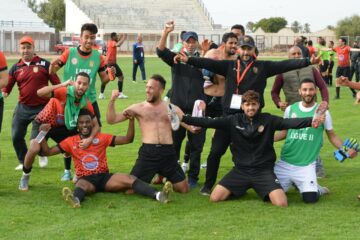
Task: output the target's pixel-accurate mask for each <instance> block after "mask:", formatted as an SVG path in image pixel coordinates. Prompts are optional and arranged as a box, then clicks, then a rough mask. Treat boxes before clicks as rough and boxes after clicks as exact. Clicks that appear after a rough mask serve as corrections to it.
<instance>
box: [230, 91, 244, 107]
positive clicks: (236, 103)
mask: <svg viewBox="0 0 360 240" xmlns="http://www.w3.org/2000/svg"><path fill="white" fill-rule="evenodd" d="M241 99H242V95H238V94H233V95H232V98H231V103H230V108H231V109H240V106H241Z"/></svg>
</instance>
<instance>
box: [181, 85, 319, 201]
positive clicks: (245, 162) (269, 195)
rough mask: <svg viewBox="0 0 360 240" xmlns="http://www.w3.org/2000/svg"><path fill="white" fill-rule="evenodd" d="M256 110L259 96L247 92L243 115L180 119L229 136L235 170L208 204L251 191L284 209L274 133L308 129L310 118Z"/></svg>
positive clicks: (216, 190)
mask: <svg viewBox="0 0 360 240" xmlns="http://www.w3.org/2000/svg"><path fill="white" fill-rule="evenodd" d="M259 107H260V103H259V94H258V93H257V92H255V91H252V90H249V91H247V92H245V93H244V94H243V95H242V102H241V108H242V110H243V111H244V112H243V113H237V114H234V115H229V116H227V117H222V118H214V119H211V118H196V117H190V116H187V115H184V116H179V117H180V118H182V121H183V122H185V123H186V124H189V125H195V126H201V127H206V128H216V129H223V130H225V131H228V132H229V134H230V136H231V145H230V149H231V153H232V156H233V157H232V158H233V162H234V164H235V167H234V168H233V169H232V170H231V171H230V172H229V173H228V174H227V175H225V177H224V178H223V179H222V180H221V181H220V182H219V183H218V185H216V187H215V188H214V190H213V192H212V193H211V195H210V201H212V202H218V201H223V200H226V199H228V198H229V197H230V196H234V197H241V196H242V195H244V194H245V193H246V191H247V190H248V189H249V188H253V189H254V190H255V191H256V192H257V194H258V195H259V196H260V197H261V198H262V199H263V200H264V201H265V200H270V201H271V203H272V204H273V205H275V206H281V207H285V206H287V198H286V195H285V193H284V191H283V190H282V188H281V185H280V183H279V181H278V180H277V178H276V176H275V174H274V171H273V168H274V163H275V160H276V154H275V150H274V146H273V144H274V133H275V131H276V130H283V129H289V128H304V127H310V126H311V124H312V118H311V117H309V118H301V119H300V118H292V119H283V118H281V117H278V116H273V115H271V114H269V113H261V112H259ZM322 118H323V119H322V121H323V120H324V117H322Z"/></svg>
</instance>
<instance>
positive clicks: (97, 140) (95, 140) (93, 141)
mask: <svg viewBox="0 0 360 240" xmlns="http://www.w3.org/2000/svg"><path fill="white" fill-rule="evenodd" d="M99 142H100V140H99V139H98V138H94V139H93V140H92V143H93V144H99Z"/></svg>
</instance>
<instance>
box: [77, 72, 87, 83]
mask: <svg viewBox="0 0 360 240" xmlns="http://www.w3.org/2000/svg"><path fill="white" fill-rule="evenodd" d="M78 76H82V77H86V78H87V79H88V82H89V83H90V76H89V74H87V73H86V72H79V73H77V74H76V76H75V79H77V78H78Z"/></svg>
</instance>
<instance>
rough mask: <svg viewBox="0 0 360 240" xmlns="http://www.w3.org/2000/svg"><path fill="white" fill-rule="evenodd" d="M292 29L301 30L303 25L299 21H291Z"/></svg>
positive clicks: (296, 31)
mask: <svg viewBox="0 0 360 240" xmlns="http://www.w3.org/2000/svg"><path fill="white" fill-rule="evenodd" d="M291 29H292V30H293V31H294V33H298V32H301V30H302V26H301V24H300V23H299V22H298V21H294V22H293V23H291Z"/></svg>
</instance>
